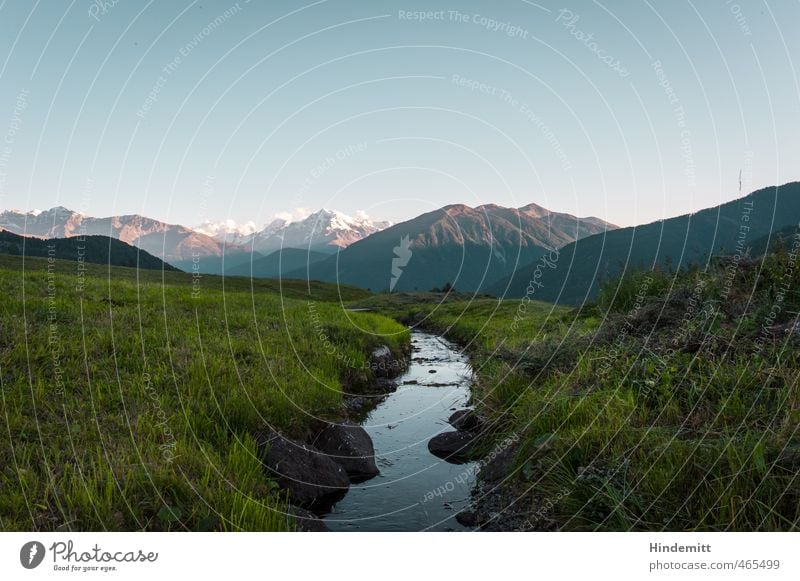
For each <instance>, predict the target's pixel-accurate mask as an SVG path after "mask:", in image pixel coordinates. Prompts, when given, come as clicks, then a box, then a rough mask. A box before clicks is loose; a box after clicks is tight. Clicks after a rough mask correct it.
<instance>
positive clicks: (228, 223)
mask: <svg viewBox="0 0 800 581" xmlns="http://www.w3.org/2000/svg"><path fill="white" fill-rule="evenodd" d="M194 230H195V231H196V232H200V233H201V234H206V235H208V236H212V237H214V238H219V237H222V238H226V237H230V236H233V237H241V236H250V235H251V234H253V233H255V232H256V230H258V228H256V224H255V222H253V221H250V222H246V223H244V224H239V223H237V222H236V221H235V220H231V219H230V218H228V219H227V220H222V221H221V222H212V221H210V220H206V221H205V222H203V223H202V224H200V225H199V226H197V227H196V228H194Z"/></svg>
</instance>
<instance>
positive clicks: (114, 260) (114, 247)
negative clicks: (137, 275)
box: [0, 230, 177, 271]
mask: <svg viewBox="0 0 800 581" xmlns="http://www.w3.org/2000/svg"><path fill="white" fill-rule="evenodd" d="M0 254H11V255H14V256H31V257H42V258H48V257H52V258H54V259H57V260H72V261H79V260H80V261H84V262H90V263H93V264H110V265H112V266H127V267H132V268H137V267H138V268H144V269H148V270H168V271H174V270H177V269H176V268H175V267H174V266H170V265H169V264H167V263H166V262H164V261H162V260H161V259H159V258H156V257H155V256H153V255H152V254H150V253H148V252H145V251H144V250H140V249H138V248H136V247H135V246H131V245H130V244H126V243H125V242H122V241H120V240H117V239H116V238H109V237H108V236H83V237H78V236H76V237H73V238H51V239H49V240H42V239H40V238H30V237H25V236H19V235H18V234H13V233H11V232H8V231H6V230H0Z"/></svg>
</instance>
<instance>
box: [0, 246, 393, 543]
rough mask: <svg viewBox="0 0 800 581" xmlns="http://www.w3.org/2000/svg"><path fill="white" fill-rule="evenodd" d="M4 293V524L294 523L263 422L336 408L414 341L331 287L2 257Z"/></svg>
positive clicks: (191, 526) (301, 421) (289, 420)
mask: <svg viewBox="0 0 800 581" xmlns="http://www.w3.org/2000/svg"><path fill="white" fill-rule="evenodd" d="M0 289H1V291H2V296H3V297H4V300H3V302H2V306H0V379H1V380H2V408H3V425H4V429H3V430H2V434H0V529H2V530H32V529H33V530H105V529H108V530H240V529H244V530H283V529H287V528H291V527H292V522H291V521H290V519H288V518H287V517H286V516H285V514H284V513H285V508H286V503H285V502H284V500H283V499H282V498H281V497H280V496H279V495H278V493H277V492H276V488H275V486H274V485H273V483H272V482H271V481H270V480H269V479H268V478H267V477H266V476H265V475H264V472H263V469H262V466H261V463H260V462H259V459H258V458H257V456H256V446H255V442H254V440H253V433H254V432H255V431H257V430H259V429H260V428H262V427H263V426H264V424H265V423H269V424H270V425H272V426H274V427H276V428H278V429H279V430H281V431H282V432H284V433H286V434H287V435H298V436H299V435H303V434H304V433H306V432H307V431H308V430H309V429H311V427H312V424H313V422H314V421H315V418H335V417H337V416H338V414H339V413H340V412H341V408H342V378H345V377H348V376H349V375H352V374H353V373H360V372H361V371H360V369H361V367H362V365H363V364H364V363H365V361H366V355H367V354H368V353H369V351H370V350H371V349H372V348H374V347H375V346H376V345H378V344H388V345H390V346H392V347H396V346H397V344H398V343H399V342H401V341H405V340H407V335H406V333H405V330H404V328H403V327H402V326H401V325H399V324H397V323H396V322H394V321H392V320H390V319H387V318H384V317H381V316H379V315H376V314H371V313H345V312H344V311H343V309H342V307H341V305H340V301H341V300H354V299H363V298H365V297H366V296H368V293H366V292H364V291H360V290H355V289H348V288H346V287H334V286H330V285H323V284H318V283H314V284H312V285H311V286H310V287H308V286H306V285H305V284H304V283H303V284H301V283H297V282H292V281H284V282H283V283H280V282H277V281H251V280H250V279H244V278H235V277H234V278H225V279H222V278H217V277H199V278H198V277H194V276H192V275H191V274H185V273H180V272H165V273H162V272H153V271H142V270H135V269H125V268H109V267H107V266H98V265H87V269H86V271H84V272H81V271H79V270H78V268H77V263H75V262H67V261H56V263H55V264H54V265H52V264H50V263H48V261H47V260H42V259H34V258H27V259H26V260H25V271H24V274H23V271H22V260H21V259H20V258H16V257H9V256H3V257H0ZM313 314H316V316H314V315H313ZM322 346H325V348H322Z"/></svg>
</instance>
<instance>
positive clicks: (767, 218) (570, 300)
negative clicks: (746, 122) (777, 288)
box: [489, 182, 800, 304]
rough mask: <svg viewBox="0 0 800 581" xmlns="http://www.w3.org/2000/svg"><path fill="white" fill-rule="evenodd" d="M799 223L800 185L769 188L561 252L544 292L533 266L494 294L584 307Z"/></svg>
mask: <svg viewBox="0 0 800 581" xmlns="http://www.w3.org/2000/svg"><path fill="white" fill-rule="evenodd" d="M798 222H800V183H798V182H792V183H788V184H785V185H782V186H778V187H770V188H765V189H763V190H758V191H756V192H753V193H752V194H750V195H748V196H745V197H744V198H741V199H739V200H735V201H732V202H728V203H726V204H722V205H721V206H716V207H714V208H709V209H706V210H702V211H700V212H697V213H695V214H687V215H684V216H678V217H676V218H670V219H668V220H661V221H658V222H653V223H652V224H647V225H644V226H637V227H631V228H622V229H619V230H614V231H609V232H605V233H603V234H597V235H594V236H589V237H587V238H583V239H581V240H578V241H577V242H573V243H571V244H568V245H567V246H565V247H564V248H562V249H561V251H560V257H559V260H558V264H557V267H556V268H555V269H549V268H548V269H543V270H542V269H540V271H541V273H542V274H541V278H539V279H538V283H539V284H541V286H538V285H535V286H534V287H530V286H529V284H530V280H531V278H532V276H533V273H534V272H535V270H536V264H535V262H534V261H531V263H530V264H528V265H527V266H525V267H523V268H519V269H517V271H516V272H515V273H514V274H513V275H510V276H508V277H506V278H504V279H501V280H499V281H498V282H497V283H496V284H494V285H492V286H491V287H490V289H489V292H492V293H493V294H496V295H498V296H507V297H522V296H525V295H526V294H528V296H530V297H531V298H534V297H535V298H537V299H540V300H545V301H551V302H558V303H566V304H579V303H581V302H583V301H585V300H591V299H594V298H595V297H596V296H597V292H598V281H602V280H607V279H609V278H613V277H617V276H619V275H620V274H623V273H624V272H626V271H629V270H632V269H637V268H652V267H653V266H668V265H671V266H672V267H675V268H683V267H686V266H688V265H690V264H699V265H701V266H702V265H704V264H705V263H706V262H707V261H708V259H709V258H710V257H711V256H713V255H720V254H734V253H736V252H737V250H741V251H745V250H746V249H747V247H748V246H749V244H750V243H753V242H756V241H757V240H758V239H759V238H761V237H763V236H766V235H767V234H769V233H770V232H772V231H775V230H780V229H782V228H785V227H787V226H791V225H793V224H797V223H798ZM737 243H738V245H739V247H738V248H737ZM529 288H533V289H534V290H533V292H532V293H529V291H526V289H529Z"/></svg>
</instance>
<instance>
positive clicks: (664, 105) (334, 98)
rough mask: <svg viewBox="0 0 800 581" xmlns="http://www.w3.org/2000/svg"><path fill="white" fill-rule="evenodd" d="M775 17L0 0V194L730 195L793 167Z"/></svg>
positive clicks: (795, 158) (281, 202)
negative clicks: (421, 13) (740, 184)
mask: <svg viewBox="0 0 800 581" xmlns="http://www.w3.org/2000/svg"><path fill="white" fill-rule="evenodd" d="M420 10H425V11H429V12H433V13H432V14H427V15H425V16H426V18H425V19H420V18H419V17H418V15H415V14H414V12H415V11H420ZM455 11H457V13H456V12H455ZM798 22H800V2H797V1H789V0H783V1H779V2H755V1H754V2H741V3H736V2H728V1H726V0H718V1H716V0H715V1H709V2H700V1H699V0H698V1H695V2H684V1H681V0H678V1H675V0H670V1H666V0H661V1H654V0H645V1H642V2H613V3H611V2H607V3H599V2H590V1H580V2H578V1H567V0H565V1H563V2H560V3H557V4H554V3H548V2H541V3H538V4H537V3H533V2H527V1H523V0H508V1H504V2H489V1H483V2H464V1H459V2H455V1H451V2H440V1H433V2H431V1H426V2H422V1H409V2H385V1H370V2H357V1H352V0H350V1H345V0H338V1H337V0H328V1H324V0H323V1H318V2H288V1H270V2H257V1H255V0H254V1H252V2H246V1H245V0H241V1H240V2H239V3H238V4H237V3H230V2H225V1H208V0H202V1H197V2H190V1H174V2H173V1H171V2H158V3H156V2H149V3H145V2H137V1H134V0H117V2H116V3H114V2H113V1H112V0H105V2H103V1H102V0H98V1H97V2H92V1H89V0H80V1H78V0H75V1H74V2H68V1H63V2H61V1H56V0H43V1H36V2H34V1H28V0H5V1H3V0H0V46H1V47H2V50H0V140H2V143H0V208H3V209H7V208H17V209H34V208H40V209H41V208H48V207H51V206H54V205H64V206H67V207H70V208H73V209H76V210H81V211H84V212H86V213H88V214H92V215H110V214H119V213H143V214H146V215H149V216H152V217H155V218H158V219H162V220H167V221H170V222H178V223H183V224H187V225H194V224H198V223H200V222H202V221H204V220H206V219H211V220H219V219H225V218H232V219H234V220H237V221H239V222H244V221H248V220H254V221H255V222H256V223H258V224H262V223H264V222H267V221H268V220H269V219H270V218H271V217H272V216H273V215H274V214H275V213H277V212H284V211H289V210H291V209H293V208H296V207H307V208H312V209H318V208H320V207H328V208H335V209H339V210H342V211H345V212H348V213H355V212H356V211H357V210H365V211H367V212H368V213H369V214H370V215H372V216H375V217H380V218H388V219H391V220H394V221H399V220H403V219H406V218H409V217H412V216H414V215H417V214H419V213H421V212H424V211H428V210H431V209H434V208H436V207H440V206H443V205H446V204H450V203H466V204H469V205H477V204H481V203H489V202H491V203H497V204H501V205H508V206H521V205H523V204H527V203H530V202H536V203H539V204H541V205H543V206H546V207H548V208H551V209H554V210H559V211H565V212H570V213H574V214H578V215H596V216H599V217H602V218H605V219H608V220H609V221H612V222H615V223H617V224H621V225H630V224H636V223H643V222H649V221H652V220H655V219H659V218H662V217H669V216H674V215H678V214H682V213H685V212H689V211H694V210H698V209H701V208H703V207H707V206H711V205H715V204H717V203H720V202H722V201H727V200H730V199H733V198H735V197H737V195H738V193H737V191H738V175H739V171H740V170H743V173H744V176H743V181H744V186H743V187H744V190H745V191H749V190H753V189H756V188H758V187H762V186H765V185H772V184H776V183H783V182H786V181H792V180H796V179H798V178H800V164H799V163H798V162H800V139H798V135H800V80H799V78H798V73H800V62H796V61H797V60H798V57H800V38H799V37H798V35H797V31H796V28H797V24H798ZM659 63H660V64H659ZM153 97H155V98H153ZM326 160H327V161H326Z"/></svg>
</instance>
